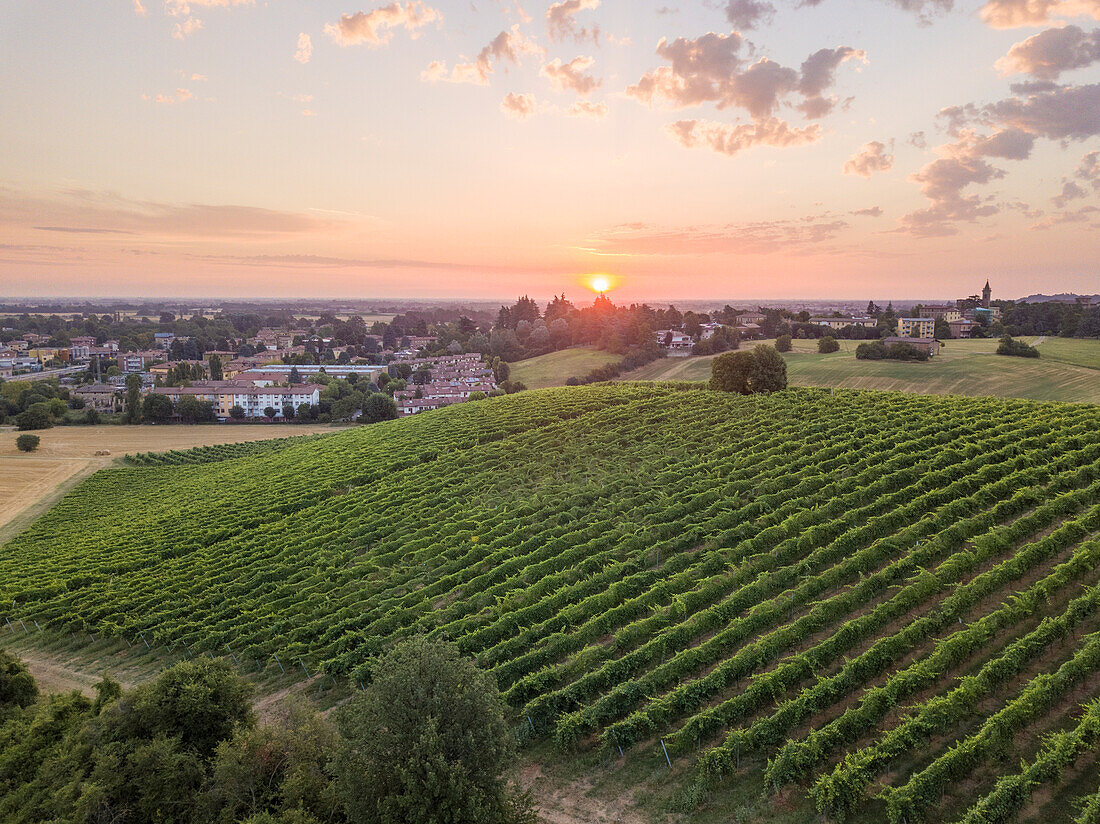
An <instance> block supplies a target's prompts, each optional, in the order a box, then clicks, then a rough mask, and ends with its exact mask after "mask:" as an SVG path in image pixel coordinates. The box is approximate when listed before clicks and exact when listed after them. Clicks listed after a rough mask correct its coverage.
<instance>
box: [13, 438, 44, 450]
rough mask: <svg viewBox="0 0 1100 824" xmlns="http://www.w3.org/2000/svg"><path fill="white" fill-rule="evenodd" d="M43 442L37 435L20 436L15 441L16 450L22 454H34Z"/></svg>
mask: <svg viewBox="0 0 1100 824" xmlns="http://www.w3.org/2000/svg"><path fill="white" fill-rule="evenodd" d="M41 441H42V439H41V438H40V437H38V436H37V435H20V436H19V437H17V438H16V439H15V448H16V449H18V450H19V451H20V452H34V450H36V449H38V444H39V443H40V442H41Z"/></svg>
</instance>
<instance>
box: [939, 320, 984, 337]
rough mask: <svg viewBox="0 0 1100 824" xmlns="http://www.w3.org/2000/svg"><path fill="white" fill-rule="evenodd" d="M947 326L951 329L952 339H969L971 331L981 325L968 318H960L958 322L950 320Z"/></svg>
mask: <svg viewBox="0 0 1100 824" xmlns="http://www.w3.org/2000/svg"><path fill="white" fill-rule="evenodd" d="M947 325H948V326H949V327H951V337H953V338H969V337H970V330H972V329H973V328H974V327H975V326H978V325H979V324H977V323H975V322H974V321H972V320H968V319H967V318H959V319H958V320H949V321H948V322H947Z"/></svg>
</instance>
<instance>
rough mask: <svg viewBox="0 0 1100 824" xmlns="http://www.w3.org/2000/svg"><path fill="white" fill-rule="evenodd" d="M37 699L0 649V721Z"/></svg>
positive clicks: (27, 678) (29, 680)
mask: <svg viewBox="0 0 1100 824" xmlns="http://www.w3.org/2000/svg"><path fill="white" fill-rule="evenodd" d="M21 437H24V438H35V437H36V436H35V435H22V436H21ZM37 698H38V686H37V685H36V684H35V683H34V677H33V676H32V675H31V674H30V672H28V671H27V668H26V667H25V666H23V663H22V662H21V661H20V660H19V659H17V658H15V657H13V656H12V655H10V654H8V653H7V652H6V651H5V650H2V649H0V721H2V720H3V719H4V717H5V715H7V714H9V713H10V712H11V711H12V710H14V709H22V708H23V707H29V706H30V705H31V704H33V703H34V702H35V699H37Z"/></svg>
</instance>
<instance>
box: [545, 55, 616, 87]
mask: <svg viewBox="0 0 1100 824" xmlns="http://www.w3.org/2000/svg"><path fill="white" fill-rule="evenodd" d="M595 62H596V61H595V59H594V58H591V57H574V58H573V59H572V60H570V61H569V62H568V63H562V62H561V60H560V59H559V58H557V57H555V58H554V59H553V60H551V61H550V62H549V63H546V64H545V65H544V66H543V67H542V69H541V70H540V71H539V74H540V75H542V76H543V77H545V78H546V79H547V80H549V81H550V83H551V84H552V85H553V86H554V88H555V89H557V90H558V91H559V92H563V91H566V90H569V91H574V92H576V93H577V94H581V95H586V94H589V93H591V92H592V90H593V89H595V88H597V87H598V86H599V85H600V83H601V81H599V80H597V79H596V78H594V77H593V76H592V75H591V74H587V71H588V69H590V68H591V67H592V65H593V64H594V63H595Z"/></svg>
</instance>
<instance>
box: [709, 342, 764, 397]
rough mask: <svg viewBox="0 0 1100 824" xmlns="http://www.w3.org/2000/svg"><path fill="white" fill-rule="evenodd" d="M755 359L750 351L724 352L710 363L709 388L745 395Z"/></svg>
mask: <svg viewBox="0 0 1100 824" xmlns="http://www.w3.org/2000/svg"><path fill="white" fill-rule="evenodd" d="M755 368H756V359H755V358H754V357H753V354H752V352H751V351H746V352H726V353H725V354H723V355H719V356H718V357H716V358H715V359H714V360H713V361H711V365H710V388H711V389H714V390H716V391H719V392H737V393H738V394H741V395H747V394H749V392H750V389H749V384H750V380H751V378H752V373H753V370H754V369H755Z"/></svg>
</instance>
